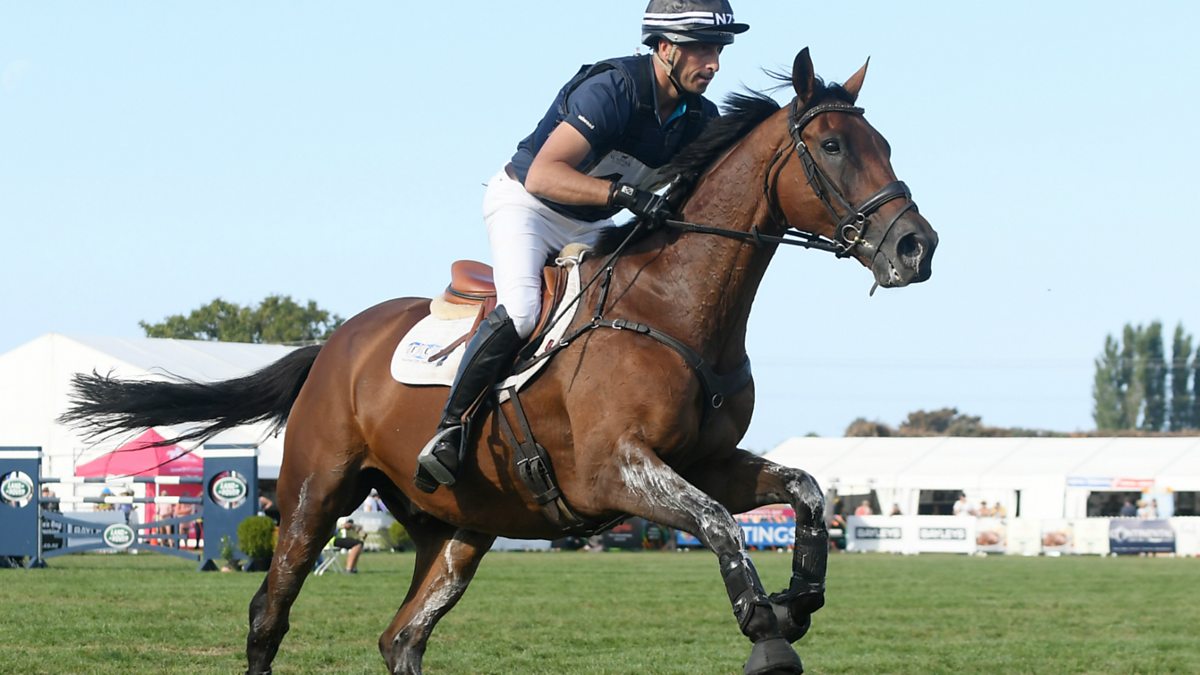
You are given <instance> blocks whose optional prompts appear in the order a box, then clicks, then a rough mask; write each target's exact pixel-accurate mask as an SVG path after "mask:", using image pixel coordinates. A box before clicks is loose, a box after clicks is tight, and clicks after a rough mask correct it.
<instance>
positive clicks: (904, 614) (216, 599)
mask: <svg viewBox="0 0 1200 675" xmlns="http://www.w3.org/2000/svg"><path fill="white" fill-rule="evenodd" d="M754 559H755V563H756V565H757V566H758V568H759V571H760V572H761V573H762V575H763V577H764V579H765V580H766V583H767V585H768V590H778V588H779V587H782V585H783V583H784V580H785V579H786V578H787V576H788V574H789V570H788V568H789V565H790V556H789V555H785V554H778V553H759V554H756V555H755V556H754ZM50 563H51V567H50V568H48V569H44V570H27V571H23V570H0V607H3V613H2V614H0V671H3V672H5V673H54V674H59V673H101V672H103V673H165V672H187V673H233V672H241V669H242V668H244V662H243V656H242V649H243V644H244V640H245V626H246V612H247V604H248V602H249V600H250V597H251V595H252V594H253V593H254V591H255V590H256V589H257V587H258V585H259V583H261V581H262V574H261V573H228V574H221V573H203V574H202V573H198V572H195V571H193V567H192V566H191V565H189V564H188V563H186V562H185V561H181V560H178V559H176V558H167V557H163V556H156V555H138V556H133V555H90V556H73V557H66V558H58V559H55V560H51V561H50ZM412 563H413V557H412V554H383V553H379V554H367V555H365V556H364V557H363V560H362V562H361V565H360V568H361V573H360V574H358V575H357V576H350V575H329V576H325V577H311V578H310V579H309V580H308V582H307V583H306V584H305V587H304V591H303V592H302V593H301V595H300V599H299V600H298V601H297V603H296V606H295V608H294V610H293V612H292V630H291V632H290V633H289V635H288V636H287V638H286V639H285V640H284V643H283V647H282V649H281V650H280V655H279V657H278V658H277V659H276V662H275V666H276V667H275V672H276V673H281V674H284V673H379V672H384V668H383V661H382V659H381V658H380V656H379V653H378V651H377V649H376V640H377V639H378V637H379V634H380V633H381V632H382V631H383V629H384V627H385V626H386V625H387V623H388V622H389V620H390V619H391V617H392V615H393V613H394V612H395V610H396V607H397V606H398V603H399V601H400V599H401V598H402V597H403V595H404V592H405V590H406V588H407V584H408V576H409V574H410V572H411V569H412ZM829 570H830V574H829V584H828V586H829V594H828V598H829V600H828V605H827V606H826V608H825V609H824V610H822V611H821V612H820V613H819V614H818V615H817V616H816V620H815V622H814V627H813V630H812V632H811V633H810V634H809V636H808V637H806V638H804V640H802V641H801V642H800V643H799V652H800V655H801V658H802V659H803V660H804V663H805V666H806V667H807V669H808V671H809V672H813V673H876V672H911V673H929V672H935V673H958V672H1003V673H1009V672H1040V673H1063V672H1095V673H1098V672H1113V673H1133V672H1186V673H1197V672H1200V561H1198V560H1194V559H1193V560H1187V559H1167V558H1121V559H1114V558H1058V559H1050V558H1015V557H998V556H993V557H988V558H967V557H961V556H921V557H897V556H884V555H834V556H833V557H832V558H831V560H830V565H829ZM749 650H750V645H749V642H747V641H746V640H745V638H743V637H742V636H741V635H740V633H738V630H737V626H736V624H735V623H734V620H733V616H732V613H731V611H730V609H729V603H728V601H727V600H726V598H725V594H724V590H723V588H722V586H721V583H720V580H719V578H718V575H717V569H716V563H715V559H714V558H713V556H712V555H711V554H708V553H706V552H687V553H604V554H588V553H582V552H577V553H493V554H492V555H490V556H489V557H488V558H487V559H485V561H484V563H483V565H482V567H481V568H480V571H479V574H478V576H477V577H476V578H475V582H474V583H473V584H472V586H471V588H470V590H469V591H468V592H467V594H466V596H465V597H464V598H463V600H462V602H461V603H460V604H459V605H458V607H457V608H455V610H454V611H453V612H451V613H450V614H449V615H448V616H447V617H446V618H445V619H444V620H443V621H442V622H441V624H440V625H439V626H438V629H437V631H436V632H435V633H434V636H433V638H432V640H431V641H430V645H429V650H428V652H427V653H426V657H425V670H426V672H427V673H431V674H437V673H687V674H689V675H696V674H701V673H740V672H741V667H742V663H743V661H744V660H745V658H746V657H747V656H748V654H749Z"/></svg>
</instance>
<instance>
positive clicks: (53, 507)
mask: <svg viewBox="0 0 1200 675" xmlns="http://www.w3.org/2000/svg"><path fill="white" fill-rule="evenodd" d="M55 498H56V497H55V494H54V493H53V492H51V491H50V488H48V487H44V488H42V499H55ZM42 510H43V511H54V512H55V513H57V512H58V510H59V508H58V502H46V503H45V504H42Z"/></svg>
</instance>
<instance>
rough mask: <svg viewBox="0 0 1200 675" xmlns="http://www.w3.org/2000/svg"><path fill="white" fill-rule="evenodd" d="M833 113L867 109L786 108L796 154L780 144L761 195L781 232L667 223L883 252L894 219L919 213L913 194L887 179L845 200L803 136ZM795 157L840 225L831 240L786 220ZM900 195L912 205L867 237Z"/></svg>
mask: <svg viewBox="0 0 1200 675" xmlns="http://www.w3.org/2000/svg"><path fill="white" fill-rule="evenodd" d="M833 112H836V113H844V114H848V115H862V114H863V109H862V108H858V107H855V106H853V105H850V104H847V103H823V104H820V105H815V106H813V107H811V108H807V109H805V110H801V109H800V99H799V97H797V98H793V99H792V103H791V105H790V106H789V108H788V132H789V134H790V135H791V138H792V148H791V149H794V150H795V153H792V152H788V150H789V148H788V147H787V146H785V147H783V148H780V149H779V151H778V152H776V153H775V156H774V157H773V158H772V159H771V162H770V164H768V165H767V170H766V172H765V173H764V175H763V194H764V196H766V198H767V204H768V205H769V206H770V209H771V217H772V220H774V221H775V222H778V223H782V224H783V226H784V233H783V235H780V236H776V235H768V234H763V233H762V232H760V231H759V228H758V226H757V225H754V226H752V227H751V228H750V231H749V232H736V231H732V230H726V229H722V228H718V227H709V226H705V225H698V224H696V223H690V222H687V221H683V220H672V219H668V220H666V221H664V224H665V225H666V226H667V227H670V228H672V229H677V230H682V231H685V232H700V233H704V234H714V235H717V236H722V237H729V238H731V239H740V240H743V241H753V242H755V244H756V245H762V244H764V243H771V244H788V245H791V246H801V247H804V248H813V249H817V250H821V251H828V252H830V253H833V254H834V255H836V256H837V257H839V258H845V257H847V256H849V255H851V254H853V253H854V250H855V249H856V248H858V247H860V246H861V247H863V248H866V249H874V251H875V253H874V254H873V256H872V261H873V260H874V256H877V255H879V248H880V245H881V244H882V243H883V241H884V240H885V239H887V236H888V234H889V233H891V231H892V228H893V227H895V225H896V223H897V222H898V221H899V220H900V218H901V217H902V216H903V215H904V214H905V213H907V212H908V211H910V210H912V211H916V210H917V205H916V203H914V202H913V201H912V193H911V192H909V190H908V186H907V185H905V184H904V182H903V181H893V182H891V183H888V184H887V185H884V186H883V187H882V188H880V189H879V190H878V191H877V192H875V194H873V195H871V196H870V197H868V198H866V199H865V200H863V202H862V203H861V204H859V205H858V206H852V205H851V203H850V201H849V200H848V199H846V197H845V196H844V195H843V194H842V192H841V190H839V189H838V187H837V185H835V184H834V182H833V181H832V180H830V178H829V176H828V174H826V173H825V171H824V170H822V169H821V167H820V165H818V164H817V162H816V160H814V159H813V156H812V153H811V152H809V150H808V145H807V144H806V143H805V142H804V138H803V137H802V136H801V134H802V133H803V131H804V127H806V126H808V124H809V122H812V121H813V119H815V118H816V117H817V116H818V115H822V114H825V113H833ZM792 157H799V158H800V162H801V163H802V164H803V165H804V175H805V177H806V178H807V179H808V184H809V186H811V187H812V189H813V192H814V193H815V194H816V195H817V198H818V199H820V200H821V203H822V204H824V205H825V208H826V209H827V210H828V211H829V215H830V216H832V217H833V220H834V222H836V223H837V226H836V227H835V228H834V236H833V238H829V237H824V236H821V235H818V234H813V233H811V232H805V231H804V230H801V229H799V228H797V227H795V226H793V225H792V224H791V223H789V222H788V221H787V216H786V215H785V214H784V213H783V210H782V209H780V208H779V203H778V199H777V195H778V183H779V176H780V174H781V173H782V172H783V167H784V166H785V165H786V164H787V162H788V160H790V159H791V158H792ZM772 177H773V178H772ZM901 198H903V199H905V200H907V201H908V204H907V205H905V206H904V208H902V209H900V210H899V211H898V212H896V215H895V216H893V217H892V219H891V220H890V221H889V222H888V224H887V227H885V228H882V234H880V235H879V237H877V238H876V237H874V236H873V235H872V236H868V234H867V232H868V230H869V229H872V228H870V225H871V216H872V215H874V214H875V212H877V211H878V210H879V209H880V207H882V206H883V205H884V204H887V203H888V202H890V201H892V200H895V199H901ZM835 201H836V204H835ZM839 210H840V211H842V213H843V215H839V214H838V211H839ZM873 230H874V231H880V228H873Z"/></svg>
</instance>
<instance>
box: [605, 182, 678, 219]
mask: <svg viewBox="0 0 1200 675" xmlns="http://www.w3.org/2000/svg"><path fill="white" fill-rule="evenodd" d="M608 203H609V205H610V206H619V207H621V208H623V209H629V210H630V211H631V212H632V213H633V214H634V215H636V216H640V217H642V218H645V219H646V220H648V221H649V223H650V225H651V226H652V227H654V226H658V225H662V224H663V221H665V220H667V219H668V218H670V217H671V215H672V214H671V206H670V205H669V204H667V200H666V198H664V197H663V196H662V195H657V194H655V193H653V192H650V191H649V190H639V189H638V188H635V187H634V186H632V185H630V184H628V183H618V182H617V181H613V184H612V188H610V189H609V191H608Z"/></svg>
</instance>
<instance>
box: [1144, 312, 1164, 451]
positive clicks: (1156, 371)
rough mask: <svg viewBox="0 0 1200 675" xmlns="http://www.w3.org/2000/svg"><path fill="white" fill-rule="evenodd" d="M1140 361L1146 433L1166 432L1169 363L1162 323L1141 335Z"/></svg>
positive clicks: (1152, 326) (1151, 325)
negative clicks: (1165, 355) (1164, 345)
mask: <svg viewBox="0 0 1200 675" xmlns="http://www.w3.org/2000/svg"><path fill="white" fill-rule="evenodd" d="M1137 351H1138V360H1139V362H1140V363H1141V365H1142V369H1141V376H1142V395H1143V397H1144V400H1145V410H1144V411H1143V413H1142V424H1141V429H1142V431H1162V430H1163V428H1164V427H1165V426H1166V422H1167V360H1166V358H1165V357H1164V356H1163V335H1162V322H1161V321H1154V322H1152V323H1151V324H1150V325H1149V326H1146V328H1145V330H1142V331H1141V334H1140V335H1138V342H1137Z"/></svg>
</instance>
